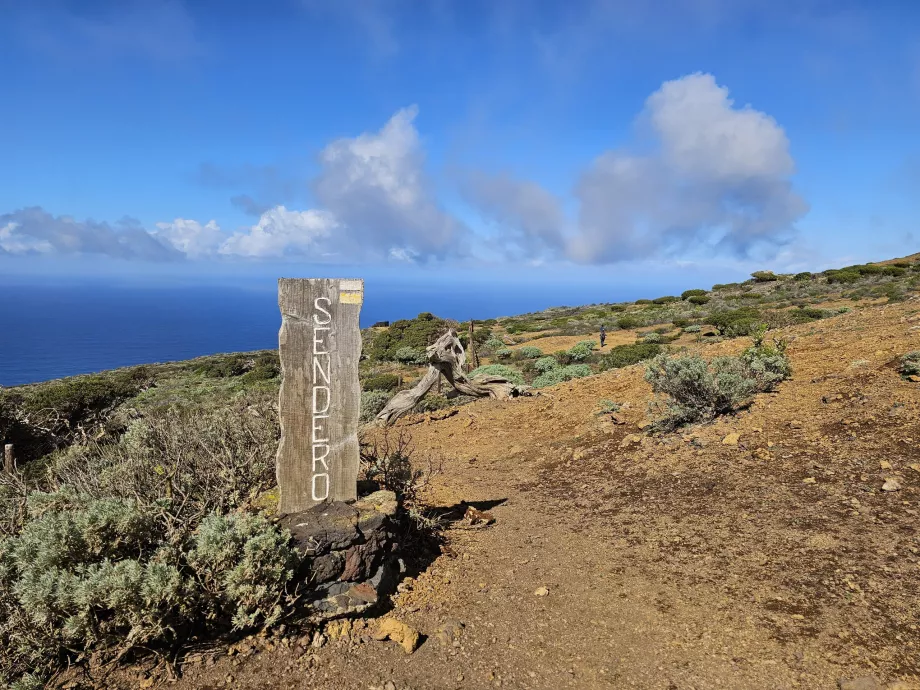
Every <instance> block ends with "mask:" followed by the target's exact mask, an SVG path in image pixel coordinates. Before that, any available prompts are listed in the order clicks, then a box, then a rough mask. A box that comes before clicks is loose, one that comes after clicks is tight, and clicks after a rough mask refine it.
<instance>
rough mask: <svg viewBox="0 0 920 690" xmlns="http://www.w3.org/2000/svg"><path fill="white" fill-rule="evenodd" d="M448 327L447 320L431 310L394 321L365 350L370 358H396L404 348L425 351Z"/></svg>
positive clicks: (388, 359)
mask: <svg viewBox="0 0 920 690" xmlns="http://www.w3.org/2000/svg"><path fill="white" fill-rule="evenodd" d="M446 328H447V322H446V321H444V319H439V318H438V317H436V316H434V315H433V314H431V313H429V312H422V313H421V314H419V315H418V316H417V317H415V318H414V319H401V320H399V321H394V322H393V323H392V324H390V327H389V328H388V329H386V330H385V331H381V332H379V333H377V334H375V335H374V337H373V339H372V340H371V341H370V342H369V343H368V344H367V346H366V348H365V351H366V352H367V355H368V357H369V358H370V359H374V360H381V361H383V360H386V361H391V360H396V361H401V360H399V359H398V358H397V356H396V354H397V352H398V351H399V350H402V349H403V348H410V349H412V350H415V351H416V352H424V350H425V348H426V347H427V346H428V345H429V344H431V343H433V342H434V341H435V340H436V339H437V338H438V336H440V335H441V334H442V333H443V332H444V331H445V329H446Z"/></svg>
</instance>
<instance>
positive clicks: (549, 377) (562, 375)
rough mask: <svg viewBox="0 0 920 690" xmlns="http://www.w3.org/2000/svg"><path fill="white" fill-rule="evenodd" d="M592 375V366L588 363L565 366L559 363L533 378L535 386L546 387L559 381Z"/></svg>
mask: <svg viewBox="0 0 920 690" xmlns="http://www.w3.org/2000/svg"><path fill="white" fill-rule="evenodd" d="M590 375H591V367H589V366H588V365H587V364H569V365H568V366H565V367H561V366H558V365H557V366H556V367H555V368H553V369H550V370H548V371H546V372H544V373H542V374H540V375H539V376H538V377H537V378H535V379H534V380H533V387H534V388H546V387H547V386H555V385H556V384H557V383H563V382H564V381H571V380H572V379H580V378H583V377H585V376H590Z"/></svg>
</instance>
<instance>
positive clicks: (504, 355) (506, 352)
mask: <svg viewBox="0 0 920 690" xmlns="http://www.w3.org/2000/svg"><path fill="white" fill-rule="evenodd" d="M512 354H513V353H512V351H511V348H508V347H503V348H501V349H500V350H496V351H495V356H496V357H497V358H498V359H510V358H511V355H512Z"/></svg>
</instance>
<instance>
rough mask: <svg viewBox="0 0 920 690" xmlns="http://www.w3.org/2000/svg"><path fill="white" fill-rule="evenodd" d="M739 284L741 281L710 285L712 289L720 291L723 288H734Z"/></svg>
mask: <svg viewBox="0 0 920 690" xmlns="http://www.w3.org/2000/svg"><path fill="white" fill-rule="evenodd" d="M740 286H741V283H716V284H715V285H713V286H712V289H713V290H716V291H719V292H721V291H723V290H734V289H735V288H737V287H740Z"/></svg>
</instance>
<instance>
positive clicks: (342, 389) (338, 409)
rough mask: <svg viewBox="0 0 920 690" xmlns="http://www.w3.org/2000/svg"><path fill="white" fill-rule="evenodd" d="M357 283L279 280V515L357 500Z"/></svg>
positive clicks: (360, 286) (360, 297)
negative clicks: (320, 505) (329, 502)
mask: <svg viewBox="0 0 920 690" xmlns="http://www.w3.org/2000/svg"><path fill="white" fill-rule="evenodd" d="M363 295H364V281H363V280H346V279H337V278H315V279H290V278H282V279H281V280H279V281H278V306H279V307H280V309H281V330H280V332H279V334H278V345H279V353H280V357H281V371H282V379H281V393H280V395H279V415H280V421H281V442H280V444H279V446H278V455H277V476H278V488H279V493H280V496H279V503H278V510H279V512H281V513H295V512H299V511H303V510H306V509H308V508H311V507H313V506H314V505H317V504H319V503H323V502H324V501H352V500H355V499H356V498H357V481H358V464H359V447H358V418H359V415H360V408H361V386H360V383H359V381H358V361H359V359H360V357H361V331H360V327H359V323H358V317H359V315H360V312H361V303H362V301H363Z"/></svg>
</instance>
